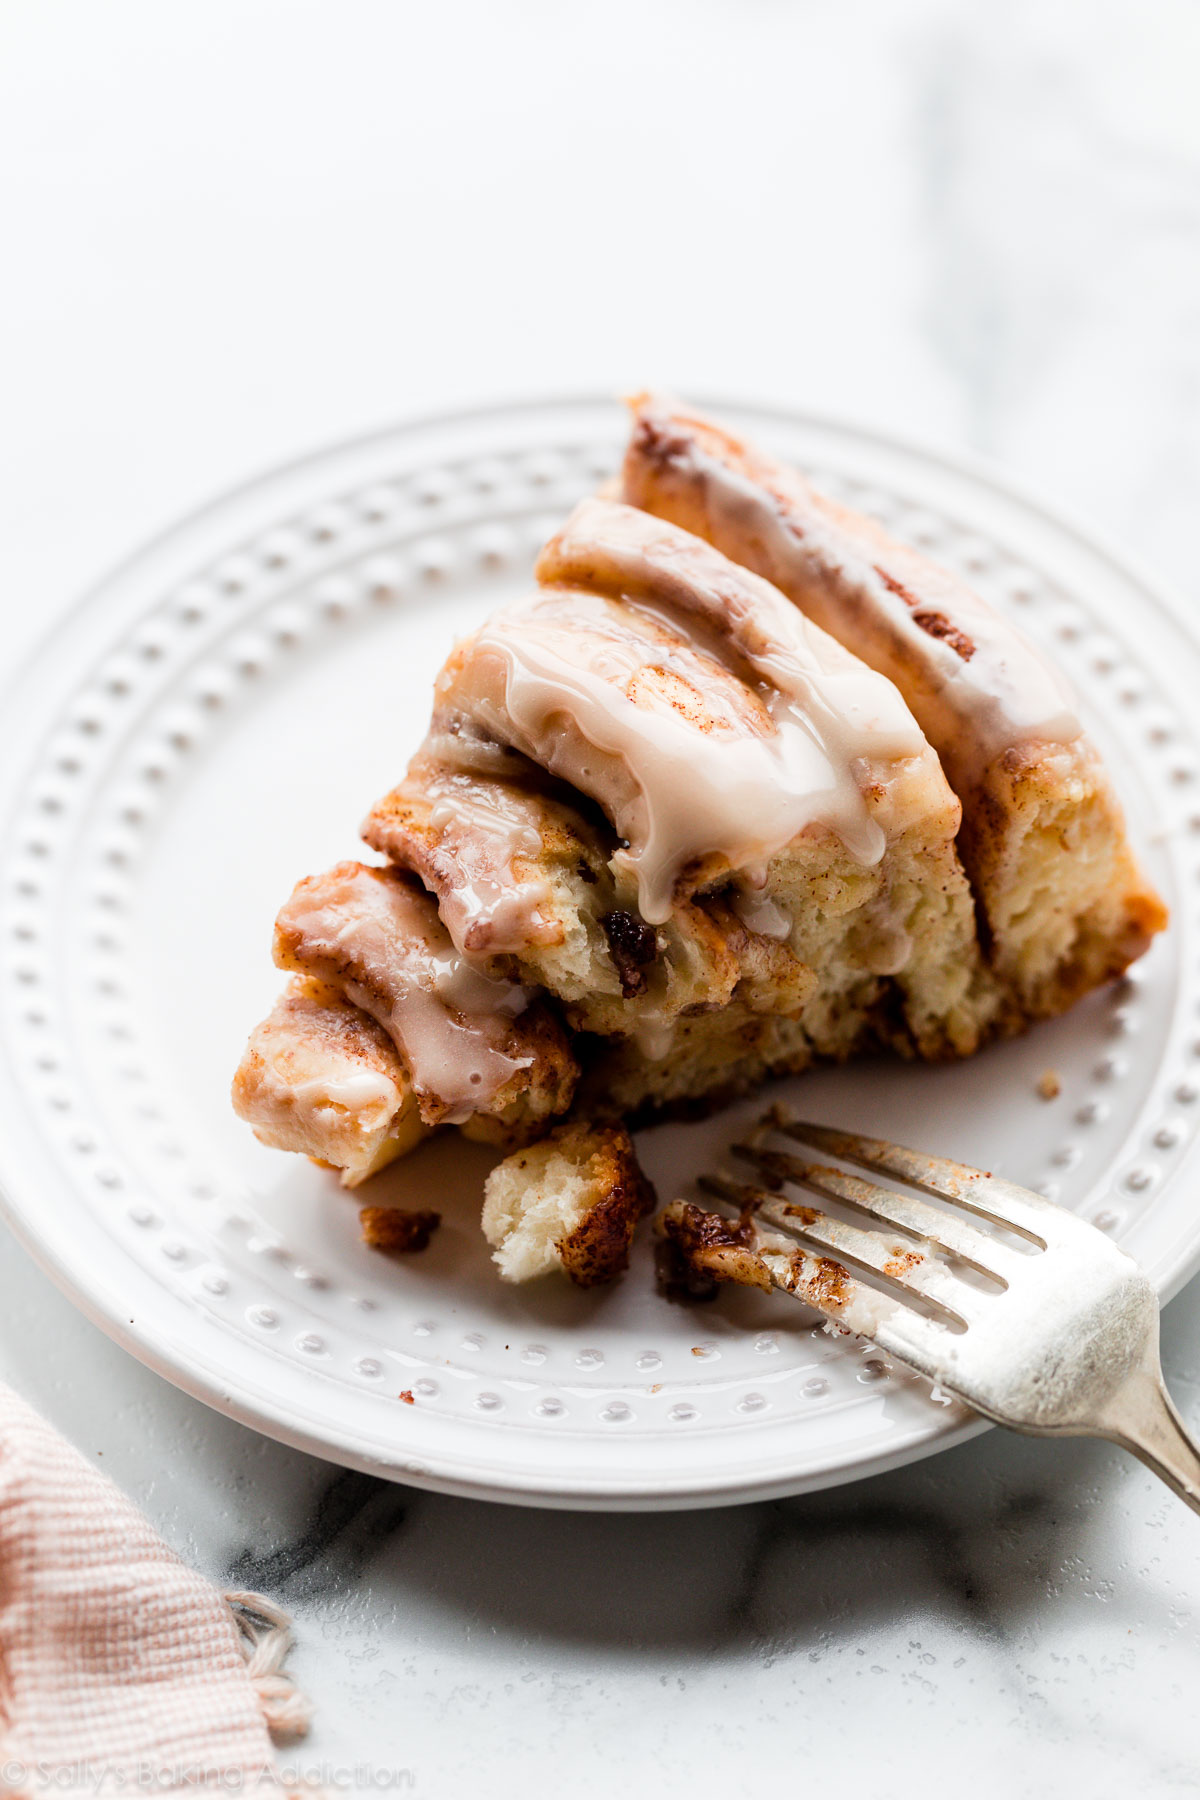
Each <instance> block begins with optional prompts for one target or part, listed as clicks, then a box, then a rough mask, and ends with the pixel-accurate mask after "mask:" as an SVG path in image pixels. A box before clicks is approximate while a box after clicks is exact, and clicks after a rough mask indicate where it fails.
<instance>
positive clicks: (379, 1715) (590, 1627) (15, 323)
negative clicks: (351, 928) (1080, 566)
mask: <svg viewBox="0 0 1200 1800" xmlns="http://www.w3.org/2000/svg"><path fill="white" fill-rule="evenodd" d="M0 258H2V262H3V274H2V276H0V309H2V312H3V330H2V332H0V459H2V462H0V493H2V495H3V501H2V504H0V516H2V518H3V531H2V532H0V674H7V672H8V669H9V667H10V666H11V665H12V664H13V663H14V662H15V660H16V659H17V658H18V656H19V653H20V651H21V649H22V648H23V647H24V646H25V645H26V644H27V643H28V642H30V641H31V640H32V638H33V636H34V635H36V634H40V633H41V632H44V631H46V630H48V629H52V628H53V627H54V624H55V620H56V618H57V617H58V616H59V615H60V614H61V612H62V610H63V609H64V608H65V607H66V606H67V605H68V604H69V603H70V602H71V601H73V600H74V599H75V598H76V597H77V596H78V594H79V593H80V592H81V591H82V590H84V589H85V588H86V587H87V586H88V585H89V584H90V583H91V582H92V581H93V580H95V579H96V578H97V577H98V576H99V575H101V574H102V573H104V572H105V570H106V569H107V568H108V567H110V566H111V565H112V564H113V563H114V562H115V561H117V560H118V559H119V558H121V557H122V556H123V555H124V554H126V553H127V552H129V551H131V550H133V549H135V548H136V547H137V546H138V544H139V543H140V542H141V541H142V540H144V539H145V538H146V537H147V536H149V535H150V534H152V533H154V532H155V531H157V530H159V529H161V528H162V527H164V526H166V525H168V524H169V523H170V522H171V521H172V519H173V518H174V517H175V516H177V515H178V514H179V513H180V512H182V511H185V510H188V509H190V508H192V507H194V506H195V505H197V504H199V503H200V502H202V501H204V500H206V499H207V498H209V497H210V496H211V495H212V494H213V493H214V492H215V491H219V490H221V489H223V488H226V487H228V486H230V485H232V484H234V483H236V482H237V481H239V480H240V479H242V478H243V477H245V476H248V475H252V474H254V473H257V472H258V471H260V470H261V469H263V468H264V467H266V466H269V465H270V464H271V463H273V462H275V461H278V460H281V459H285V458H289V457H291V456H293V455H295V454H297V453H298V452H301V451H304V450H306V449H310V448H314V447H317V446H319V445H321V444H322V443H324V442H326V441H328V440H330V439H332V438H337V437H340V436H344V435H348V434H353V433H356V432H359V431H361V430H364V429H367V428H370V427H372V426H374V425H379V424H385V423H387V422H390V421H392V420H394V419H397V418H402V417H406V416H413V415H417V414H420V413H424V412H427V411H430V410H435V409H440V408H444V407H452V406H455V405H458V404H472V403H474V402H476V401H479V400H486V399H492V398H502V397H505V396H509V395H526V394H531V393H542V394H555V393H561V392H570V391H576V390H584V389H596V388H601V389H605V388H614V389H620V388H624V387H628V386H633V385H638V384H641V383H643V382H646V381H653V382H655V383H660V384H664V385H671V386H674V387H676V388H678V389H679V390H681V391H683V392H685V393H686V392H691V393H696V392H700V393H704V394H721V393H725V394H728V395H731V396H738V397H744V398H747V399H757V400H767V401H773V402H777V403H780V404H785V403H796V404H799V405H802V406H805V407H810V408H816V409H818V410H826V411H830V412H834V413H839V414H848V415H850V416H852V417H855V418H859V419H862V420H865V421H867V422H870V423H872V424H876V425H883V426H885V427H889V428H891V429H893V430H897V431H899V432H902V433H907V434H910V435H914V436H917V437H921V438H925V439H933V440H935V441H940V442H942V443H944V444H947V445H949V446H951V447H954V446H958V447H965V448H970V449H972V450H975V451H982V452H984V453H986V454H988V455H991V456H992V457H994V458H995V459H997V460H998V461H1000V462H1001V463H1003V464H1004V465H1005V466H1006V468H1007V469H1008V470H1009V471H1010V472H1013V473H1015V474H1016V475H1018V476H1019V477H1021V478H1022V479H1024V480H1025V481H1026V482H1028V483H1031V484H1033V485H1034V486H1037V487H1040V488H1041V489H1043V490H1044V491H1045V492H1046V493H1047V495H1048V496H1049V497H1051V498H1057V499H1059V500H1060V501H1063V502H1066V503H1067V504H1068V505H1069V506H1070V507H1071V508H1073V509H1074V510H1076V511H1077V512H1079V513H1081V514H1082V515H1083V516H1084V517H1085V518H1090V519H1091V520H1092V521H1094V522H1096V523H1098V524H1099V525H1101V526H1102V527H1103V528H1104V530H1105V532H1106V533H1107V534H1108V535H1109V536H1110V537H1113V538H1116V539H1117V540H1119V541H1121V542H1123V543H1124V544H1125V545H1126V546H1127V547H1129V548H1130V549H1132V550H1133V551H1135V552H1136V553H1138V554H1139V555H1140V557H1141V558H1142V560H1143V561H1144V562H1146V563H1147V564H1148V565H1149V566H1150V567H1151V568H1152V569H1154V570H1155V571H1157V572H1158V573H1159V574H1160V575H1161V576H1164V577H1166V578H1167V579H1168V580H1170V581H1173V582H1174V584H1175V585H1176V586H1177V587H1179V588H1180V589H1182V591H1183V592H1184V594H1185V596H1187V597H1189V598H1190V599H1191V600H1193V601H1195V600H1197V599H1200V573H1198V572H1197V568H1196V563H1195V555H1194V545H1195V541H1196V525H1195V518H1196V504H1195V500H1196V493H1197V477H1198V475H1200V8H1198V7H1197V6H1196V5H1195V4H1193V3H1191V0H1120V3H1113V0H1008V3H1006V4H1005V5H1004V6H995V5H988V4H984V3H982V0H980V3H978V4H970V3H959V4H953V3H948V4H939V3H936V0H792V3H789V0H686V3H668V0H641V3H640V4H629V3H628V0H611V3H610V4H606V5H591V4H568V3H566V0H558V3H549V0H545V3H537V0H512V3H510V4H504V3H502V0H491V3H490V4H489V3H486V0H459V3H457V4H449V3H446V0H443V3H442V4H440V5H437V4H430V3H429V0H423V3H421V4H409V3H407V0H340V3H335V0H325V3H323V4H317V5H314V4H311V3H307V0H291V3H286V4H285V3H282V0H280V3H272V0H238V3H236V4H235V3H231V0H204V3H203V4H200V3H199V0H191V3H190V4H189V3H188V0H174V3H171V4H167V3H164V0H159V3H158V4H154V3H153V0H79V3H78V4H66V3H62V0H2V3H0ZM0 1309H2V1310H0V1367H3V1368H4V1370H5V1371H6V1372H7V1373H8V1374H9V1375H10V1376H11V1377H12V1378H13V1379H14V1380H15V1381H16V1382H17V1383H18V1384H19V1385H20V1386H21V1387H22V1388H23V1390H24V1391H26V1392H27V1393H28V1394H29V1395H30V1396H31V1398H33V1399H34V1400H35V1401H36V1402H37V1403H38V1404H40V1405H41V1406H42V1407H43V1408H44V1409H45V1410H46V1411H47V1412H48V1413H49V1414H50V1415H51V1416H52V1417H53V1418H54V1419H55V1420H56V1422H58V1423H59V1424H60V1425H62V1426H63V1428H64V1429H66V1430H67V1431H68V1432H69V1433H70V1434H71V1435H72V1436H74V1438H75V1439H76V1441H77V1442H79V1443H80V1444H81V1445H82V1446H83V1447H84V1449H85V1450H87V1451H88V1453H89V1454H94V1455H97V1456H99V1455H101V1454H103V1456H104V1463H103V1466H104V1467H106V1468H109V1469H110V1470H111V1471H112V1472H113V1473H114V1474H116V1475H117V1477H118V1478H119V1479H120V1480H122V1481H123V1483H124V1485H125V1486H126V1487H127V1488H128V1489H129V1490H130V1491H131V1492H133V1493H134V1494H135V1495H136V1496H137V1498H138V1499H139V1500H140V1501H141V1502H142V1504H144V1505H145V1506H146V1507H147V1508H148V1510H149V1511H150V1513H151V1515H152V1516H153V1517H154V1518H155V1520H156V1522H157V1523H158V1524H159V1525H160V1526H161V1527H162V1529H164V1531H166V1532H167V1534H168V1536H169V1537H170V1539H171V1541H172V1542H174V1543H175V1544H176V1545H177V1546H178V1547H179V1548H180V1549H181V1550H183V1551H184V1553H185V1554H188V1555H192V1556H194V1557H195V1558H196V1559H197V1560H198V1561H199V1562H200V1563H201V1565H202V1566H203V1567H205V1568H206V1569H207V1570H208V1571H209V1572H210V1573H212V1574H213V1575H214V1576H215V1577H217V1578H224V1577H225V1576H227V1575H228V1574H229V1573H230V1572H231V1571H234V1572H237V1573H238V1574H239V1577H244V1578H245V1579H247V1580H250V1579H253V1580H254V1581H256V1582H257V1583H258V1584H259V1585H262V1586H265V1587H266V1588H267V1589H268V1590H269V1591H274V1592H276V1593H278V1594H279V1595H280V1596H281V1597H282V1598H283V1599H284V1600H285V1602H286V1603H287V1604H289V1605H291V1606H292V1607H293V1608H294V1609H295V1610H296V1612H297V1615H298V1619H299V1625H300V1630H301V1636H302V1649H301V1652H300V1654H299V1657H298V1659H297V1662H298V1669H299V1672H300V1674H301V1678H302V1680H303V1682H304V1683H305V1685H306V1686H307V1687H308V1688H309V1689H310V1690H311V1691H312V1692H313V1693H314V1695H315V1697H316V1699H317V1700H318V1702H319V1704H320V1718H319V1724H318V1727H317V1730H316V1732H315V1733H314V1736H313V1739H312V1742H311V1752H307V1751H306V1752H305V1753H304V1756H303V1757H301V1758H298V1760H300V1761H301V1762H303V1761H305V1760H307V1761H310V1762H312V1763H316V1764H320V1763H321V1761H322V1760H326V1761H328V1762H330V1763H338V1762H340V1763H343V1764H344V1763H345V1762H347V1761H350V1762H354V1761H358V1760H360V1759H365V1760H367V1761H371V1760H374V1761H375V1762H376V1763H378V1764H379V1765H380V1766H381V1767H383V1768H385V1769H391V1768H398V1767H405V1766H407V1767H411V1768H412V1769H413V1770H414V1772H415V1774H416V1777H417V1786H416V1790H415V1791H416V1792H417V1793H426V1794H430V1795H437V1796H439V1800H440V1797H442V1796H458V1795H462V1796H464V1797H466V1796H472V1797H473V1796H475V1795H478V1794H482V1793H486V1794H489V1795H491V1794H494V1795H509V1794H512V1795H517V1794H521V1795H522V1796H525V1795H528V1794H536V1793H539V1792H550V1791H558V1790H559V1789H560V1788H562V1787H569V1789H570V1790H571V1791H572V1792H574V1793H577V1794H584V1795H591V1794H593V1793H594V1794H597V1795H599V1794H602V1793H603V1794H607V1793H609V1792H611V1791H612V1789H613V1787H614V1786H618V1785H619V1786H622V1787H624V1789H625V1790H626V1791H627V1792H630V1793H632V1794H635V1795H637V1794H642V1793H645V1794H647V1795H649V1794H655V1795H657V1794H659V1793H672V1794H673V1793H680V1794H683V1793H686V1794H688V1795H689V1796H692V1797H693V1800H696V1797H704V1796H709V1795H712V1796H717V1795H721V1796H728V1795H737V1794H741V1793H745V1792H750V1791H756V1790H757V1788H758V1785H759V1783H760V1782H761V1780H762V1779H763V1778H764V1777H766V1776H768V1775H774V1774H778V1775H779V1776H780V1777H781V1778H783V1779H787V1780H789V1781H794V1782H796V1783H803V1784H804V1785H805V1786H806V1787H809V1788H815V1789H829V1788H830V1787H831V1786H832V1784H833V1783H834V1782H835V1781H836V1782H837V1784H838V1786H839V1788H842V1789H844V1788H845V1787H846V1786H847V1785H848V1784H850V1783H854V1784H855V1785H857V1786H859V1787H860V1788H861V1791H862V1792H863V1793H864V1794H869V1795H870V1796H871V1797H872V1800H890V1797H891V1796H893V1795H896V1796H907V1795H909V1794H916V1793H918V1792H921V1793H925V1792H927V1791H930V1789H931V1788H932V1791H934V1792H937V1791H940V1789H939V1784H941V1783H945V1784H949V1783H950V1782H951V1781H953V1783H954V1784H955V1785H956V1786H967V1785H968V1784H969V1786H970V1787H971V1789H972V1790H973V1792H975V1793H976V1794H983V1795H992V1794H995V1795H1005V1796H1012V1797H1017V1796H1024V1795H1031V1796H1040V1795H1043V1794H1050V1793H1052V1792H1057V1791H1059V1789H1060V1787H1061V1786H1062V1785H1064V1784H1065V1783H1067V1782H1071V1783H1073V1784H1076V1785H1079V1786H1081V1787H1083V1786H1086V1787H1087V1789H1088V1791H1089V1792H1090V1793H1092V1794H1093V1795H1096V1796H1100V1800H1104V1797H1106V1796H1109V1795H1112V1796H1115V1795H1117V1794H1121V1795H1127V1794H1131V1793H1136V1794H1138V1795H1139V1796H1140V1795H1151V1794H1152V1795H1159V1794H1163V1795H1166V1794H1171V1795H1173V1794H1183V1793H1191V1792H1193V1791H1195V1790H1196V1788H1197V1786H1200V1760H1198V1758H1197V1754H1196V1734H1195V1715H1194V1696H1195V1692H1196V1682H1197V1678H1198V1677H1200V1644H1198V1642H1197V1633H1196V1623H1195V1616H1194V1607H1195V1602H1196V1597H1197V1595H1198V1594H1200V1530H1198V1528H1200V1522H1198V1521H1196V1520H1195V1519H1193V1518H1192V1517H1190V1516H1189V1515H1186V1514H1184V1513H1183V1512H1182V1511H1181V1510H1179V1509H1177V1508H1175V1507H1174V1505H1173V1503H1171V1502H1170V1501H1169V1500H1168V1499H1167V1498H1166V1497H1165V1495H1164V1494H1163V1492H1162V1491H1161V1490H1159V1489H1157V1488H1155V1487H1154V1486H1153V1485H1152V1484H1151V1482H1150V1480H1149V1478H1148V1477H1146V1476H1144V1475H1143V1474H1142V1473H1141V1471H1140V1470H1138V1469H1137V1468H1136V1467H1134V1466H1133V1465H1130V1464H1127V1463H1125V1462H1123V1461H1122V1460H1121V1459H1120V1458H1119V1457H1118V1456H1117V1454H1116V1453H1115V1452H1110V1451H1108V1450H1105V1449H1103V1448H1101V1447H1096V1446H1084V1445H1073V1446H1047V1445H1031V1444H1025V1443H1016V1442H1014V1441H1011V1440H1009V1441H1002V1440H1001V1439H999V1438H998V1437H997V1436H996V1435H995V1434H993V1435H992V1436H990V1437H989V1438H987V1439H985V1440H981V1441H980V1442H979V1443H976V1444H973V1445H970V1446H967V1447H965V1448H964V1449H962V1450H960V1451H957V1452H954V1453H952V1454H951V1455H950V1456H947V1457H944V1458H942V1459H940V1460H939V1461H938V1462H937V1463H936V1464H931V1465H927V1466H925V1467H924V1468H921V1469H917V1470H913V1471H909V1472H907V1473H905V1474H902V1475H898V1476H895V1477H890V1478H885V1479H881V1480H879V1481H876V1482H873V1483H869V1484H863V1485H862V1486H860V1487H859V1488H857V1489H853V1490H846V1491H844V1492H842V1493H841V1494H838V1493H834V1494H831V1495H829V1496H826V1497H824V1498H818V1499H816V1500H810V1501H808V1502H803V1503H790V1504H787V1505H783V1506H778V1507H764V1508H747V1509H742V1510H739V1511H737V1512H732V1513H725V1514H713V1515H697V1516H692V1517H688V1518H685V1519H680V1520H677V1521H666V1520H664V1521H654V1520H649V1519H638V1520H620V1519H608V1520H603V1519H571V1518H551V1517H548V1516H545V1515H540V1516H539V1515H535V1514H521V1513H516V1512H512V1511H508V1510H506V1509H494V1508H485V1507H481V1506H472V1505H469V1504H467V1503H463V1502H453V1501H445V1500H437V1499H433V1498H431V1497H423V1496H404V1495H401V1494H398V1493H397V1492H394V1491H391V1490H384V1489H377V1488H373V1487H372V1486H371V1484H369V1483H363V1482H361V1481H360V1480H359V1478H357V1477H355V1478H349V1479H348V1480H347V1481H341V1482H339V1481H338V1480H337V1479H336V1478H335V1476H334V1472H333V1471H331V1470H329V1469H327V1468H325V1467H324V1466H323V1465H320V1464H317V1463H315V1462H312V1461H311V1460H310V1459H306V1458H303V1457H300V1456H297V1455H294V1454H292V1453H290V1452H286V1451H283V1450H279V1449H277V1448H276V1447H274V1446H270V1445H266V1444H263V1443H261V1442H260V1441H259V1440H257V1439H254V1438H253V1437H251V1435H250V1434H248V1433H246V1432H244V1431H242V1430H240V1429H239V1428H237V1427H234V1426H232V1425H229V1424H227V1423H225V1422H224V1421H221V1420H218V1419H216V1418H215V1417H214V1416H212V1415H210V1414H208V1413H206V1412H205V1411H204V1409H202V1408H200V1407H198V1406H196V1405H194V1404H192V1403H191V1402H187V1401H184V1400H183V1399H182V1398H181V1397H179V1396H177V1395H175V1394H173V1393H172V1392H171V1391H170V1390H169V1389H167V1388H166V1387H165V1386H164V1385H163V1384H162V1383H160V1382H158V1381H157V1380H156V1379H155V1378H154V1377H152V1376H150V1375H148V1374H146V1373H145V1372H144V1371H143V1370H141V1369H140V1368H138V1367H136V1366H135V1365H134V1364H132V1363H131V1362H130V1361H129V1360H128V1359H126V1358H125V1357H124V1356H123V1355H122V1354H121V1353H120V1352H119V1351H117V1350H116V1349H114V1348H113V1347H112V1346H111V1345H109V1344H108V1343H107V1342H106V1341H104V1340H103V1339H101V1338H100V1337H99V1335H98V1334H97V1333H95V1332H94V1331H93V1330H92V1329H91V1328H90V1327H88V1326H86V1325H85V1324H84V1323H83V1322H82V1321H80V1320H78V1319H77V1318H76V1317H75V1316H74V1315H73V1314H72V1313H71V1311H70V1309H69V1308H68V1307H67V1305H66V1303H65V1302H64V1301H62V1300H60V1299H59V1298H58V1297H57V1296H56V1295H55V1294H54V1293H53V1292H52V1291H51V1290H50V1288H49V1287H48V1285H47V1284H46V1283H45V1282H44V1281H43V1280H42V1279H41V1278H40V1277H39V1276H37V1275H35V1274H34V1273H33V1272H32V1270H31V1268H30V1267H29V1265H28V1264H27V1262H26V1260H25V1258H24V1256H23V1255H22V1254H21V1253H20V1252H18V1251H17V1250H16V1249H15V1247H14V1246H11V1245H6V1246H3V1247H0ZM1198 1324H1200V1301H1198V1299H1197V1297H1196V1296H1195V1294H1194V1293H1193V1294H1187V1295H1184V1296H1183V1297H1181V1299H1180V1300H1179V1301H1177V1302H1176V1303H1175V1304H1174V1306H1173V1307H1172V1308H1171V1309H1170V1311H1169V1314H1168V1321H1167V1340H1168V1360H1169V1364H1170V1371H1171V1377H1172V1382H1173V1385H1174V1388H1175V1391H1176V1393H1177V1395H1178V1397H1179V1398H1180V1400H1181V1403H1182V1405H1183V1407H1184V1409H1185V1411H1187V1412H1188V1413H1189V1415H1190V1417H1191V1418H1192V1420H1193V1422H1194V1423H1200V1395H1198V1393H1197V1384H1198V1383H1200V1350H1198V1348H1197V1326H1198ZM401 1509H403V1510H404V1512H405V1517H404V1518H403V1520H401V1518H400V1511H401ZM239 1557H240V1558H241V1561H239V1560H238V1559H239Z"/></svg>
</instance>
